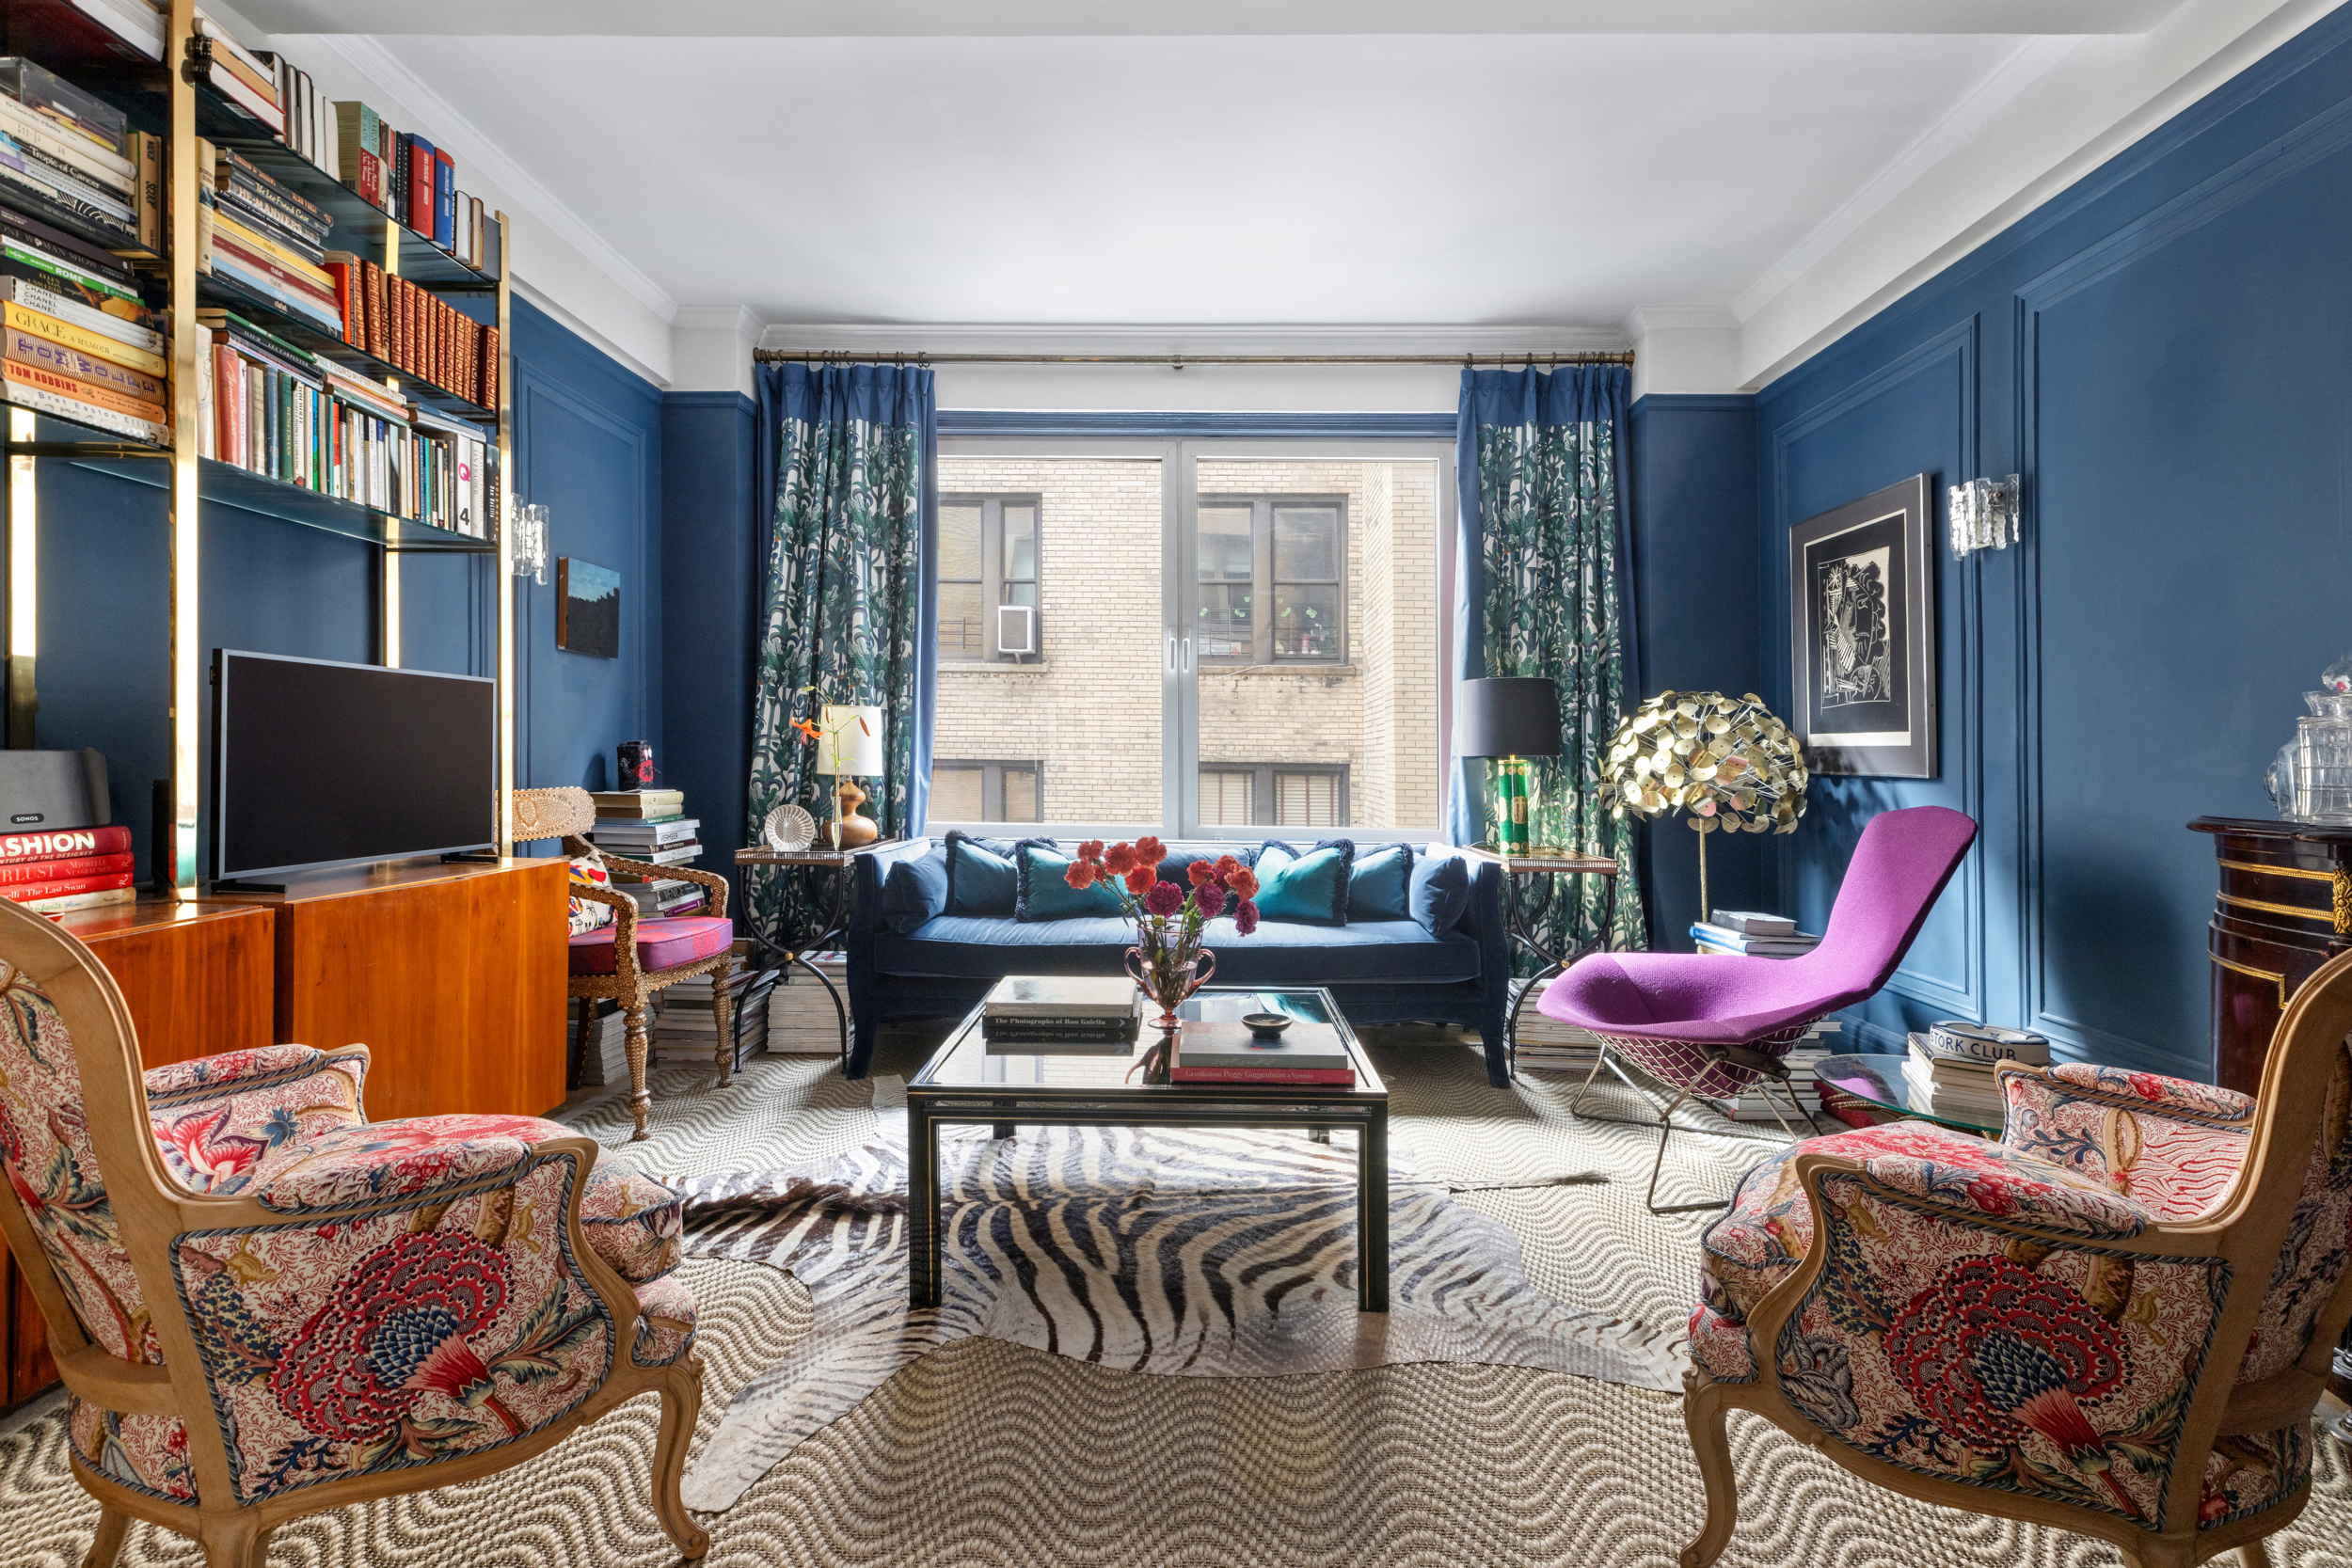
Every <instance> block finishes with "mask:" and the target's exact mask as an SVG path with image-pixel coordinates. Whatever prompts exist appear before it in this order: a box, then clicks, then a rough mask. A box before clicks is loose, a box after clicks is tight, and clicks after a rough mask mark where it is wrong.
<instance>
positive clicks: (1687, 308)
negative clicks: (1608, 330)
mask: <svg viewBox="0 0 2352 1568" xmlns="http://www.w3.org/2000/svg"><path fill="white" fill-rule="evenodd" d="M1739 325H1740V322H1739V319H1738V318H1737V317H1735V316H1734V315H1733V314H1732V313H1731V311H1730V310H1729V309H1727V308H1725V307H1724V306H1721V305H1637V306H1635V307H1634V308H1633V311H1632V314H1630V315H1629V316H1627V317H1626V318H1625V325H1624V326H1623V327H1621V328H1620V329H1619V330H1620V331H1622V332H1623V333H1624V334H1625V341H1627V342H1629V343H1632V344H1635V345H1637V346H1638V345H1639V344H1640V342H1641V341H1642V340H1643V339H1645V338H1646V337H1648V336H1649V335H1650V334H1651V333H1653V332H1729V331H1732V330H1734V329H1735V328H1737V327H1738V326H1739Z"/></svg>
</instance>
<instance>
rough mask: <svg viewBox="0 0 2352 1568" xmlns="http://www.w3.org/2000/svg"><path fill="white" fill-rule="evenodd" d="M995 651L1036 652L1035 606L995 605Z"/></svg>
mask: <svg viewBox="0 0 2352 1568" xmlns="http://www.w3.org/2000/svg"><path fill="white" fill-rule="evenodd" d="M996 651H997V652H998V653H1000V654H1034V653H1036V652H1037V607H1036V606H1034V605H1025V604H1000V605H998V606H997V607H996Z"/></svg>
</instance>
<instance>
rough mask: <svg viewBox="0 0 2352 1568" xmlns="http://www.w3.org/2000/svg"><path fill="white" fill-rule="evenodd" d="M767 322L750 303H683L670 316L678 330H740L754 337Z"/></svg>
mask: <svg viewBox="0 0 2352 1568" xmlns="http://www.w3.org/2000/svg"><path fill="white" fill-rule="evenodd" d="M764 325H767V324H766V323H765V322H764V321H763V320H761V318H760V315H759V312H757V311H756V310H754V309H752V308H751V307H750V306H748V305H681V306H679V307H678V308H677V310H676V313H675V314H674V315H672V316H671V317H670V327H671V330H673V331H676V332H738V333H741V334H742V335H743V336H745V337H747V338H748V337H753V336H755V335H756V334H757V333H758V331H759V330H760V328H761V327H762V326H764Z"/></svg>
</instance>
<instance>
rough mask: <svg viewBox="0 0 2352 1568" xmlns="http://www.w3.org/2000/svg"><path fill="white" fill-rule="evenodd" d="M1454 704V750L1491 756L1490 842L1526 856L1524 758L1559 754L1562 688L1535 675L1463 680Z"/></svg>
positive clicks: (1501, 850) (1527, 804)
mask: <svg viewBox="0 0 2352 1568" xmlns="http://www.w3.org/2000/svg"><path fill="white" fill-rule="evenodd" d="M1457 691H1458V694H1457V696H1456V698H1455V701H1454V741H1455V747H1454V749H1455V751H1457V752H1459V753H1460V754H1461V755H1463V756H1465V757H1491V758H1493V759H1494V760H1495V813H1494V846H1495V848H1496V850H1497V851H1498V852H1499V853H1502V854H1505V855H1524V854H1526V853H1528V852H1529V850H1530V848H1531V847H1532V846H1531V845H1530V843H1529V841H1528V817H1529V816H1530V813H1531V809H1532V802H1531V800H1530V797H1529V795H1528V779H1527V759H1528V758H1530V757H1556V756H1558V755H1559V754H1560V689H1559V687H1558V685H1556V684H1555V683H1554V682H1552V681H1549V680H1546V679H1544V678H1542V677H1541V676H1534V675H1499V676H1495V677H1492V678H1490V679H1486V680H1474V681H1464V682H1463V683H1462V684H1461V686H1460V687H1459V688H1458V689H1457Z"/></svg>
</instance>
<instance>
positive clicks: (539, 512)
mask: <svg viewBox="0 0 2352 1568" xmlns="http://www.w3.org/2000/svg"><path fill="white" fill-rule="evenodd" d="M507 527H509V528H511V529H512V530H514V535H513V537H514V541H515V553H514V558H513V559H514V562H515V564H514V572H515V575H516V577H518V578H530V579H531V580H532V581H533V582H535V583H537V584H538V585H539V586H540V587H542V588H544V587H546V586H547V582H548V509H547V508H546V507H544V506H539V505H536V504H533V505H531V506H515V507H510V508H509V509H508V517H507Z"/></svg>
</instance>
